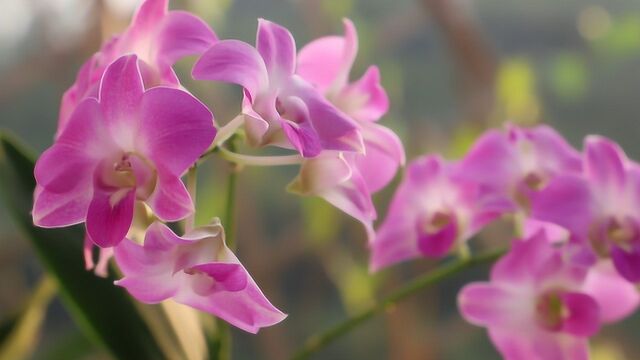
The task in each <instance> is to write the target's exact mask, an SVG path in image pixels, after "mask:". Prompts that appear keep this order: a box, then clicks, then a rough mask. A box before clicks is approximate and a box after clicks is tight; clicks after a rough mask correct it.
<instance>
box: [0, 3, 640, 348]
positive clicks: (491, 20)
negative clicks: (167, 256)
mask: <svg viewBox="0 0 640 360" xmlns="http://www.w3.org/2000/svg"><path fill="white" fill-rule="evenodd" d="M138 3H139V1H135V0H103V1H97V0H0V127H2V128H6V129H9V130H10V131H11V132H13V133H15V134H17V135H18V136H19V137H21V138H22V139H24V140H25V142H26V143H27V144H28V145H30V146H31V147H33V148H34V149H36V150H37V151H42V150H44V149H45V148H46V147H48V146H49V145H50V144H51V142H52V138H53V134H54V131H55V128H56V122H57V115H58V106H59V101H60V98H61V96H62V93H63V92H64V90H65V89H66V88H67V87H69V86H70V85H71V84H72V82H73V81H74V78H75V74H76V72H77V70H78V69H79V67H80V65H81V64H82V63H83V62H84V61H85V60H86V59H87V58H88V57H89V56H90V55H91V54H92V53H93V52H94V51H96V50H97V49H98V48H99V46H100V43H101V42H102V41H103V39H105V38H107V37H109V36H110V35H111V34H113V33H116V32H119V31H121V30H122V29H123V28H124V27H125V26H126V25H127V24H128V21H129V18H130V16H131V13H132V11H133V10H134V8H135V7H136V6H137V4H138ZM171 6H172V7H173V8H180V9H187V10H190V11H193V12H195V13H196V14H198V15H199V16H200V17H202V18H204V19H205V20H206V21H207V22H208V23H209V24H210V25H211V26H212V27H213V29H214V30H215V31H216V32H217V34H218V36H219V37H221V38H238V39H241V40H244V41H247V42H250V43H253V42H254V41H255V39H254V36H255V31H256V25H257V21H256V19H257V18H259V17H264V18H267V19H270V20H273V21H275V22H278V23H280V24H282V25H284V26H286V27H288V28H289V29H291V31H292V32H293V34H294V36H295V38H296V41H297V43H298V47H299V48H300V47H301V46H302V45H303V44H305V43H307V42H308V41H310V40H311V39H313V38H315V37H318V36H323V35H328V34H342V31H343V30H342V23H341V19H342V18H343V17H349V18H351V19H352V20H353V21H354V23H355V25H356V27H357V29H358V33H359V37H360V51H359V54H358V58H357V60H356V65H355V68H354V71H353V72H352V74H351V75H352V77H354V78H355V77H359V76H360V75H361V74H362V72H363V71H364V69H366V67H367V66H368V65H369V64H377V65H379V66H380V68H381V73H382V81H383V84H384V86H385V88H386V89H387V91H388V93H389V95H390V98H391V104H392V106H391V110H390V112H389V113H388V115H387V116H386V117H385V118H383V120H382V124H385V125H386V126H389V127H391V128H392V129H394V130H395V131H396V132H397V133H399V134H400V136H401V138H402V139H403V141H404V142H405V146H406V150H407V155H408V157H409V158H413V157H416V156H418V155H420V154H424V153H427V152H435V151H437V152H442V153H444V154H445V155H446V156H449V157H452V158H455V157H457V156H460V155H461V154H463V153H464V151H465V150H466V149H467V147H468V146H469V144H470V142H471V141H472V140H473V139H474V138H475V137H476V136H477V134H478V133H479V132H480V131H482V130H483V129H486V128H487V127H499V126H501V124H502V123H504V122H505V121H511V122H515V123H520V124H533V123H536V122H545V123H549V124H551V125H553V126H554V127H556V128H557V129H559V131H560V132H561V133H562V134H564V135H565V136H566V137H567V138H568V139H569V141H570V142H571V143H572V144H574V145H575V146H576V147H580V146H581V141H582V138H583V137H584V136H585V135H586V134H591V133H598V134H603V135H606V136H608V137H611V138H613V139H615V140H616V141H618V142H619V143H620V144H621V145H622V146H623V147H624V148H625V150H626V151H627V154H629V156H630V157H632V158H635V159H640V154H639V152H640V142H638V137H639V136H640V121H639V120H640V119H639V118H638V117H639V114H640V4H639V3H638V0H608V1H605V0H599V1H597V0H564V1H556V0H536V1H530V0H483V1H472V0H397V1H386V0H327V1H320V0H190V1H187V0H182V1H178V0H173V1H172V2H171ZM193 60H194V59H187V60H185V61H182V62H181V63H179V64H178V69H177V70H178V73H179V74H180V75H182V77H181V79H182V81H183V83H185V84H186V86H187V87H188V88H189V89H191V90H192V92H193V93H194V94H195V95H196V96H198V97H199V98H201V99H202V100H203V101H205V102H206V103H207V104H208V105H209V106H210V107H211V108H212V110H213V112H214V113H215V115H216V119H217V121H218V123H220V124H224V123H225V122H227V121H229V120H230V119H231V118H233V116H234V115H235V114H236V113H237V112H238V111H239V100H240V96H241V94H240V91H239V89H238V88H235V87H231V86H226V85H221V84H213V83H210V82H207V83H203V82H195V81H193V80H190V78H189V76H188V74H189V72H190V67H191V66H192V64H193ZM202 169H203V171H201V172H200V176H201V178H200V181H199V189H198V190H199V191H198V208H199V212H198V219H197V221H198V222H199V223H206V222H207V221H208V220H209V219H210V218H211V217H213V216H216V215H218V216H219V215H221V214H222V208H223V205H224V198H225V185H226V178H227V176H228V172H229V168H228V166H227V165H226V164H225V163H224V162H222V161H217V160H212V161H209V162H207V164H206V165H204V166H203V167H202ZM296 171H297V169H295V168H271V169H254V168H249V169H245V171H243V172H242V173H241V174H240V183H239V191H238V199H239V200H238V201H239V202H238V209H237V210H238V227H239V229H238V233H237V243H238V246H239V249H238V256H239V258H240V259H241V260H242V261H243V263H244V264H245V266H246V267H247V268H248V270H249V271H250V272H251V273H252V274H253V276H254V278H255V280H256V281H257V283H258V284H259V285H260V287H261V288H262V289H263V291H264V292H265V293H266V295H267V296H268V297H269V298H270V299H271V300H272V302H273V303H274V304H275V305H276V306H278V307H279V308H281V309H283V310H284V311H285V312H287V313H288V314H289V317H288V318H287V319H286V321H284V322H283V323H281V324H280V325H278V326H275V327H273V328H268V329H265V330H262V332H261V333H260V334H259V335H258V336H251V335H249V334H246V333H243V332H241V331H236V330H234V331H233V337H234V343H233V353H234V358H235V359H283V358H286V357H287V356H288V355H289V354H291V352H292V351H293V349H295V348H296V347H297V346H298V345H299V344H300V343H301V342H302V341H303V340H304V339H306V338H307V337H308V336H309V335H311V334H313V333H315V332H317V331H318V330H320V329H326V328H327V327H329V326H331V325H332V324H335V323H336V322H339V321H340V320H341V319H343V318H345V317H346V316H348V315H349V314H353V313H355V312H357V311H358V310H359V309H362V308H363V307H366V306H367V305H369V304H371V303H372V302H373V301H374V299H376V298H378V297H380V296H383V295H384V294H386V293H389V291H390V290H393V289H394V288H397V287H398V286H399V285H400V284H402V283H403V281H405V280H406V279H410V278H412V277H415V276H417V275H418V274H421V273H424V272H425V271H427V270H428V269H430V268H433V267H434V266H435V263H434V262H433V261H427V260H422V261H414V262H410V263H407V264H403V265H400V266H396V267H394V268H392V269H389V270H386V271H383V272H382V273H380V274H376V275H374V276H370V275H369V274H368V273H367V250H366V244H365V234H364V232H363V231H362V229H361V227H360V226H359V224H357V223H356V222H355V221H353V220H352V219H350V218H348V217H346V216H344V215H343V214H341V213H339V212H338V211H337V210H335V209H333V208H331V207H330V206H328V205H326V204H325V203H323V202H322V201H320V200H317V199H311V198H304V199H301V198H298V197H296V196H293V195H290V194H287V193H286V192H285V190H284V188H285V186H286V184H287V183H288V182H289V181H290V179H292V178H293V177H294V176H295V173H296ZM396 184H397V179H396V181H395V182H394V183H393V184H391V185H390V186H389V187H388V188H387V189H386V190H385V191H383V192H381V193H380V194H377V195H376V197H375V201H376V204H377V207H378V210H379V215H380V217H383V216H384V214H385V213H386V206H387V202H388V199H389V197H390V195H391V194H392V192H393V189H394V188H395V186H396ZM507 240H508V232H507V231H505V229H504V226H501V225H497V226H494V227H492V228H490V229H488V230H487V231H485V232H484V233H483V235H481V238H480V239H478V240H477V244H476V246H475V247H476V248H483V247H488V246H491V245H492V244H497V243H506V241H507ZM79 256H80V255H79ZM486 272H487V269H478V270H477V271H471V272H467V273H465V274H464V275H462V276H458V277H456V278H454V279H452V280H450V281H448V282H447V283H446V284H442V285H440V286H438V287H436V288H432V289H429V290H426V291H424V292H422V293H421V294H420V295H418V296H415V297H413V298H411V299H409V300H406V301H404V302H402V303H400V304H399V305H398V306H397V307H395V308H394V309H392V310H391V311H389V313H387V314H385V315H382V316H378V317H376V318H375V319H374V320H372V321H370V322H368V323H367V324H366V325H364V326H362V327H361V328H359V329H357V330H355V331H353V332H352V333H350V335H348V336H347V337H345V338H343V339H340V340H339V341H337V342H336V343H335V344H333V345H331V346H330V347H329V348H327V349H326V350H324V351H323V352H321V353H319V354H318V355H317V357H316V358H318V359H471V358H473V359H479V358H482V359H495V358H498V355H497V353H496V352H495V350H493V347H492V345H491V344H490V343H489V342H488V339H487V336H486V334H485V332H484V330H482V329H480V328H476V327H474V326H472V325H469V324H467V323H465V322H464V321H462V319H461V318H460V316H459V315H458V313H457V310H456V306H455V296H456V293H457V291H458V290H459V288H460V287H461V286H462V285H463V284H465V283H466V282H469V281H472V280H482V279H485V278H486V275H487V274H486ZM41 275H42V268H41V266H40V264H39V263H38V260H37V258H36V257H35V255H34V253H33V250H32V249H31V248H30V245H29V243H28V241H27V240H26V239H24V238H23V236H22V235H21V234H20V233H19V232H18V229H17V228H16V227H15V226H14V225H13V224H12V223H11V219H10V218H9V216H8V214H7V213H6V210H5V209H4V208H2V207H0V321H2V320H3V319H7V318H9V317H10V316H11V314H14V313H15V312H16V311H18V310H19V309H20V308H21V307H23V306H24V304H25V302H26V301H27V299H29V298H30V297H31V293H32V291H33V289H34V287H35V284H37V283H38V280H39V279H40V278H41ZM46 302H47V301H45V303H46ZM1 329H2V327H1V326H0V330H1ZM639 331H640V315H636V316H633V317H631V318H629V319H627V320H625V321H624V322H622V323H619V324H617V325H615V326H612V327H607V328H605V329H604V330H603V331H602V332H601V333H600V334H599V335H598V336H597V337H596V338H595V340H594V341H593V353H594V359H596V360H605V359H606V360H613V359H638V358H640V343H639V342H638V341H637V333H638V332H639ZM36 344H37V345H36V346H35V347H34V348H33V349H32V351H31V354H30V355H29V356H30V357H31V358H33V359H107V358H109V357H108V355H107V354H106V353H105V352H104V351H103V350H100V349H99V348H96V347H94V346H93V345H92V343H90V342H89V341H88V340H87V339H86V338H85V336H84V335H83V334H82V333H81V332H80V331H79V329H78V328H77V326H76V325H74V323H73V322H72V321H71V319H70V317H69V315H68V313H67V311H66V310H65V309H64V308H63V307H62V306H61V304H60V303H59V301H58V300H57V298H56V297H55V296H54V297H53V298H52V301H51V303H50V304H49V305H48V307H46V314H44V317H43V322H42V329H41V331H40V332H39V335H37V343H36Z"/></svg>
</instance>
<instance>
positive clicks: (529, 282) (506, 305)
mask: <svg viewBox="0 0 640 360" xmlns="http://www.w3.org/2000/svg"><path fill="white" fill-rule="evenodd" d="M586 277H587V268H586V267H582V266H577V265H572V264H571V263H569V262H567V261H566V260H565V259H564V258H563V255H562V252H561V248H556V247H553V246H552V245H550V243H549V240H548V239H546V235H545V233H544V231H540V232H538V233H537V234H536V235H534V236H533V237H532V238H530V239H525V240H522V241H515V242H514V243H513V247H512V249H511V251H510V252H509V253H508V254H507V255H505V256H504V257H503V258H502V259H500V260H499V261H498V262H497V263H496V264H495V265H494V266H493V268H492V270H491V281H490V282H477V283H472V284H469V285H466V286H465V287H464V288H463V289H462V290H461V291H460V294H459V295H458V305H459V308H460V312H461V313H462V315H463V317H464V318H465V319H466V320H467V321H469V322H471V323H472V324H475V325H478V326H483V327H487V328H488V331H489V336H490V338H491V341H492V342H493V343H494V345H495V346H496V347H497V348H498V350H499V351H500V353H501V354H502V356H503V357H504V358H505V359H507V360H511V359H532V360H533V359H540V360H581V359H588V358H589V355H588V338H589V337H590V336H593V335H594V334H595V333H596V332H597V331H598V330H599V328H600V323H601V321H602V314H601V307H600V305H599V304H598V300H599V298H598V297H594V296H591V294H588V293H587V292H585V290H584V289H583V286H584V283H585V279H586ZM593 290H596V291H600V290H602V289H593ZM612 295H613V294H607V295H606V296H607V297H609V298H611V296H612Z"/></svg>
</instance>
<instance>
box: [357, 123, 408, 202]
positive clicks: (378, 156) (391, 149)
mask: <svg viewBox="0 0 640 360" xmlns="http://www.w3.org/2000/svg"><path fill="white" fill-rule="evenodd" d="M360 131H361V132H362V136H363V138H364V146H365V152H366V153H365V154H364V155H358V156H356V157H355V164H356V167H357V168H358V171H360V174H362V178H363V179H364V181H365V182H366V183H367V188H368V189H369V190H370V191H371V192H372V193H375V192H377V191H379V190H380V189H382V188H383V187H385V186H387V184H389V182H390V181H391V180H392V179H393V178H394V177H395V175H396V172H397V171H398V167H400V166H401V165H404V163H405V154H404V148H403V146H402V142H401V141H400V139H399V138H398V136H397V135H396V134H395V133H394V132H393V131H391V130H390V129H388V128H386V127H384V126H381V125H378V124H374V123H368V124H366V125H363V126H362V128H361V130H360Z"/></svg>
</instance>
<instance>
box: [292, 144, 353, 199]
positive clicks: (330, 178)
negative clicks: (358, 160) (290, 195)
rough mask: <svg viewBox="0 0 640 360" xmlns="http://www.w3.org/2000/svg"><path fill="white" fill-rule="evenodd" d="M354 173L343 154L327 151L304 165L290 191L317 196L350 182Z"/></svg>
mask: <svg viewBox="0 0 640 360" xmlns="http://www.w3.org/2000/svg"><path fill="white" fill-rule="evenodd" d="M352 173H353V171H352V169H351V166H350V164H349V163H348V162H347V161H346V160H345V158H344V155H343V154H341V153H340V152H337V151H326V152H324V153H322V154H320V155H319V156H316V157H315V158H310V159H306V160H305V161H304V162H303V163H302V166H301V167H300V173H299V175H298V176H297V177H296V179H295V180H294V181H292V182H291V184H289V186H288V190H290V191H292V192H295V193H299V194H303V195H317V194H320V193H322V192H323V191H327V190H329V189H331V188H333V187H336V186H339V184H341V183H343V182H346V181H348V180H349V179H350V178H351V175H352Z"/></svg>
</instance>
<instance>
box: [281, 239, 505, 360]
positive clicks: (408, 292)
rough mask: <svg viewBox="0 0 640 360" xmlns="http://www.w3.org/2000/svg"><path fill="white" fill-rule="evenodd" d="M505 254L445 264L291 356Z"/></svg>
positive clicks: (313, 350) (314, 349)
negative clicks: (431, 287) (433, 286)
mask: <svg viewBox="0 0 640 360" xmlns="http://www.w3.org/2000/svg"><path fill="white" fill-rule="evenodd" d="M505 252H506V250H504V249H501V250H497V251H493V252H490V253H487V254H482V255H478V256H472V257H468V258H460V259H458V260H454V261H451V262H449V263H447V264H444V265H442V266H440V267H438V268H436V269H434V270H432V271H430V272H428V273H426V274H424V275H422V276H420V277H418V278H416V279H414V280H412V281H410V282H409V283H407V284H406V285H404V286H403V287H401V288H400V289H398V290H396V291H395V292H393V293H391V294H390V295H389V296H387V297H386V298H384V299H383V300H381V301H379V302H377V303H376V304H374V305H372V306H370V307H369V308H367V309H365V310H363V311H361V312H360V313H358V314H356V315H354V316H352V317H350V318H348V319H346V320H345V321H343V322H341V323H339V324H337V325H335V326H333V327H332V328H330V329H328V330H327V331H325V332H323V333H320V334H317V335H314V336H311V337H310V338H309V339H307V341H306V342H305V343H304V345H303V346H302V347H301V348H300V349H299V350H298V351H297V352H296V353H295V354H294V355H293V356H292V359H294V360H301V359H307V358H309V356H311V355H313V354H314V353H316V352H318V351H319V350H321V349H323V348H324V347H326V346H327V345H329V344H330V343H332V342H333V341H335V340H337V339H339V338H340V337H342V336H343V335H345V334H347V333H349V332H350V331H351V330H353V329H355V328H357V327H358V326H359V325H361V324H363V323H364V322H366V321H367V320H369V319H370V318H372V317H373V316H374V315H376V314H379V313H382V312H384V311H385V310H388V309H391V308H393V306H395V305H396V303H398V302H399V301H401V300H404V299H406V298H408V297H410V296H412V295H414V294H416V293H418V292H419V291H420V290H423V289H425V288H427V287H429V286H432V285H435V284H437V283H439V282H441V281H442V280H445V279H447V278H449V277H451V276H453V275H455V274H458V273H460V272H462V271H463V270H465V269H468V268H471V267H473V266H476V265H481V264H488V263H492V262H494V261H495V260H497V259H498V258H499V257H500V256H502V255H503V254H504V253H505Z"/></svg>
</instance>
